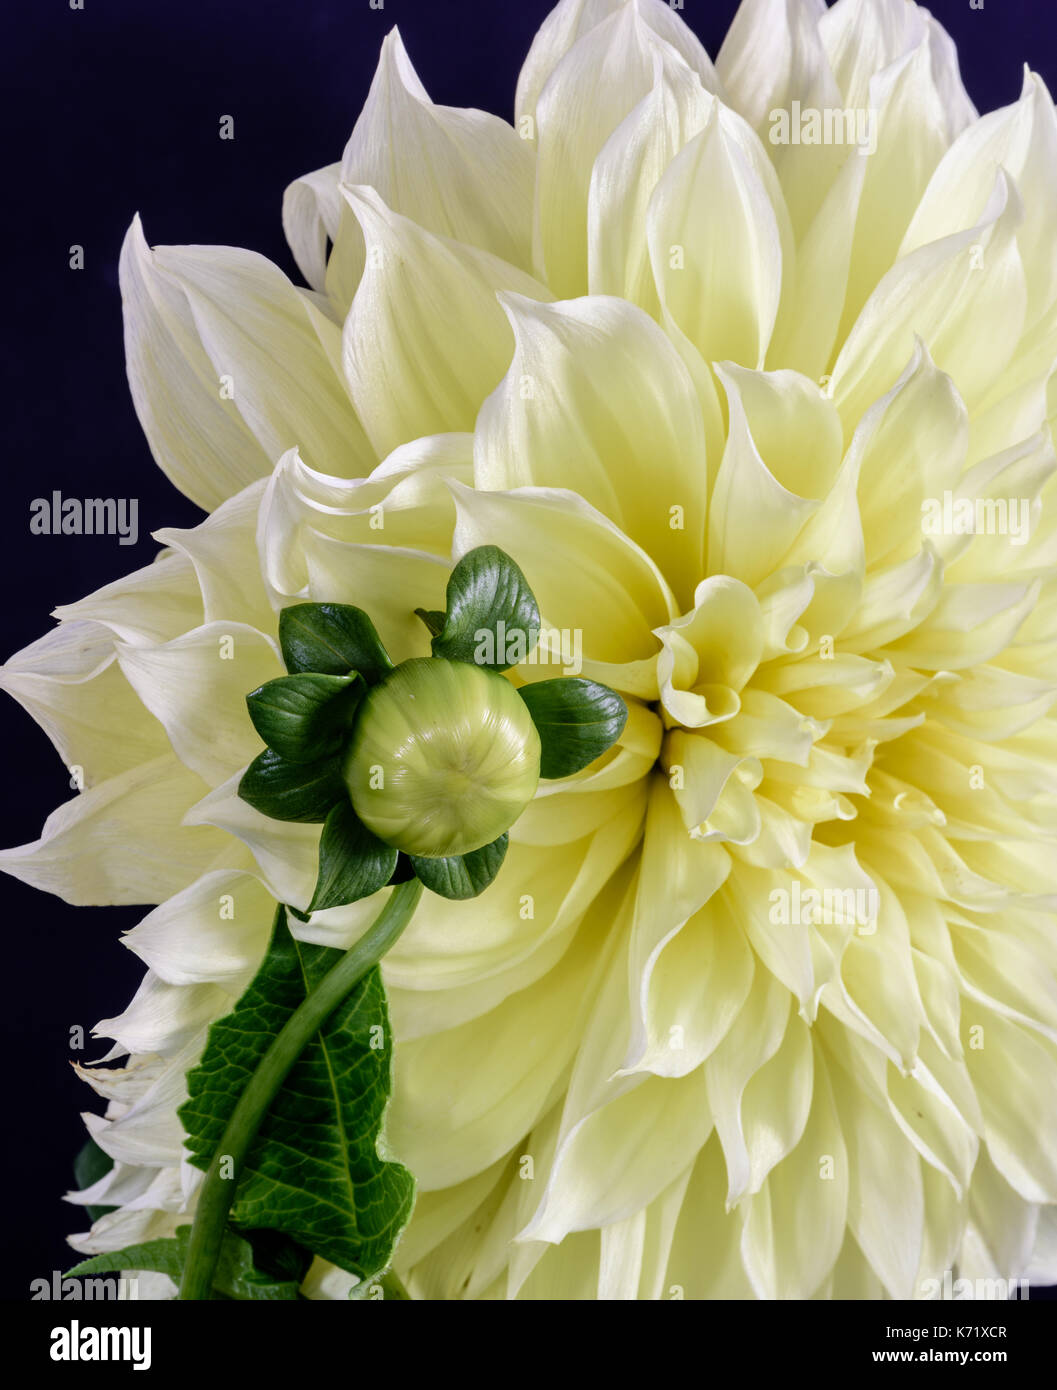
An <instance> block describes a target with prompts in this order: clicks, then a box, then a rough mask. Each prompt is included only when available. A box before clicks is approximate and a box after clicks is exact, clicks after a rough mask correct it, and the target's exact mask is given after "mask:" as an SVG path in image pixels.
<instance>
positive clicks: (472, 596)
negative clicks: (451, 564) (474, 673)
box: [419, 545, 540, 671]
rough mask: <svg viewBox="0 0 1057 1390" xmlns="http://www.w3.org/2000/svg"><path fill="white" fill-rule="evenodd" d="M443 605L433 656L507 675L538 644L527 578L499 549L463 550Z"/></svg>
mask: <svg viewBox="0 0 1057 1390" xmlns="http://www.w3.org/2000/svg"><path fill="white" fill-rule="evenodd" d="M447 605H448V611H447V617H446V620H445V623H444V628H443V631H441V632H439V633H438V634H437V635H436V636H435V637H434V638H433V655H434V656H442V657H446V658H447V660H448V661H467V662H470V663H471V664H473V665H476V666H484V667H487V668H488V669H490V670H492V671H506V670H508V669H509V668H510V667H511V666H516V665H517V663H518V662H519V661H524V660H525V658H526V657H527V656H528V654H529V653H530V652H531V651H532V649H533V648H534V647H535V645H536V643H537V641H538V640H539V630H540V612H539V608H538V607H537V605H536V600H535V597H534V596H533V593H532V590H531V589H530V588H529V585H528V580H527V579H526V578H525V576H524V575H523V574H522V573H521V570H520V569H519V568H518V567H517V565H516V564H515V563H514V561H513V560H512V559H511V558H510V556H509V555H507V554H506V553H505V552H504V551H502V550H500V549H499V547H498V546H495V545H480V546H478V547H477V548H476V549H475V550H470V551H467V553H466V554H465V555H464V556H463V557H462V559H461V560H460V561H459V562H458V564H457V565H456V566H455V568H454V569H453V570H452V572H451V576H450V578H449V579H448V591H447ZM419 616H420V617H421V614H420V615H419Z"/></svg>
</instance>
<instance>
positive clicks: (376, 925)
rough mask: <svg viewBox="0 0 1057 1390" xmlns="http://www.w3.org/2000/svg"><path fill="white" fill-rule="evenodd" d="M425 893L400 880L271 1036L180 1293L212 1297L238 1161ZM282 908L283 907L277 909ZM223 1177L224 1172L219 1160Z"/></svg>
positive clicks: (199, 1216) (209, 1193)
mask: <svg viewBox="0 0 1057 1390" xmlns="http://www.w3.org/2000/svg"><path fill="white" fill-rule="evenodd" d="M421 894H422V884H421V883H419V881H418V879H416V878H413V879H409V880H408V881H407V882H406V883H401V884H398V885H397V887H395V888H394V889H393V891H392V893H391V894H390V895H389V901H388V902H387V903H386V905H385V907H383V908H382V910H381V912H380V913H379V914H378V916H377V918H376V919H375V921H374V922H373V924H372V925H371V927H370V928H369V929H368V931H367V932H366V933H365V934H364V935H363V936H362V937H361V938H360V940H359V941H357V943H356V945H355V946H352V947H350V948H349V950H348V951H346V952H345V954H344V955H343V956H342V958H341V960H339V961H338V963H337V965H335V966H334V968H333V969H332V970H330V971H329V972H328V973H327V974H326V975H324V977H323V979H322V980H320V982H319V984H318V985H317V986H316V987H315V989H314V990H312V992H311V993H310V994H309V995H308V997H307V998H306V999H305V1000H304V1002H303V1003H302V1004H299V1005H298V1007H297V1008H296V1009H295V1010H294V1012H293V1013H292V1014H291V1015H290V1017H289V1018H288V1019H287V1021H286V1023H285V1024H284V1025H283V1027H282V1029H281V1030H280V1031H279V1033H278V1034H277V1035H276V1037H275V1038H274V1039H273V1041H272V1043H271V1045H270V1046H269V1048H268V1051H267V1052H266V1053H265V1054H264V1056H263V1057H262V1058H261V1060H260V1064H259V1065H258V1067H257V1070H256V1071H255V1072H254V1073H253V1076H252V1077H251V1078H250V1080H249V1084H248V1085H247V1087H246V1089H245V1090H244V1091H243V1093H242V1095H241V1096H240V1097H239V1100H238V1104H237V1105H236V1106H235V1109H234V1111H233V1112H232V1115H231V1119H230V1120H229V1121H228V1123H227V1128H226V1129H225V1130H224V1133H223V1135H222V1136H221V1139H220V1143H219V1144H218V1145H217V1149H216V1153H215V1154H214V1155H213V1161H212V1162H211V1163H210V1165H209V1170H208V1172H207V1173H206V1176H205V1181H204V1182H203V1184H202V1188H201V1191H200V1192H199V1194H198V1205H197V1207H196V1208H195V1218H194V1224H193V1225H192V1227H191V1239H190V1243H189V1245H188V1250H187V1263H186V1264H185V1266H184V1272H183V1279H182V1280H181V1282H180V1297H181V1299H194V1300H201V1299H209V1298H211V1297H212V1293H213V1275H214V1271H215V1270H216V1263H217V1259H218V1257H219V1255H220V1246H221V1242H222V1241H223V1239H224V1230H225V1227H226V1224H227V1216H228V1211H229V1210H230V1207H231V1203H232V1201H233V1200H234V1197H235V1189H236V1188H237V1187H238V1181H239V1176H240V1174H241V1172H242V1165H243V1163H244V1161H245V1158H246V1154H247V1152H248V1150H249V1147H250V1145H251V1144H252V1143H253V1140H254V1138H255V1137H256V1134H257V1130H258V1129H259V1128H260V1124H261V1121H262V1120H263V1119H264V1116H265V1114H266V1113H267V1111H268V1107H269V1105H271V1103H272V1100H273V1099H274V1098H275V1094H276V1092H277V1091H278V1090H279V1088H280V1086H282V1084H283V1082H284V1081H285V1080H286V1077H287V1074H288V1073H289V1071H290V1068H291V1067H292V1066H293V1065H294V1063H295V1062H296V1061H297V1059H298V1057H300V1055H301V1053H302V1052H303V1051H304V1048H305V1046H306V1045H307V1043H308V1042H309V1040H310V1039H311V1037H312V1035H313V1034H314V1033H318V1031H319V1029H320V1028H321V1027H322V1026H323V1024H324V1023H325V1022H326V1020H327V1019H328V1018H329V1017H330V1015H331V1014H332V1013H333V1012H334V1010H335V1009H336V1008H337V1007H338V1005H339V1004H340V1003H341V1002H342V1000H343V999H344V998H345V997H346V996H347V995H348V994H349V993H350V992H351V991H352V990H353V989H354V988H355V986H356V985H357V984H359V982H360V981H361V980H362V979H363V977H364V975H366V974H367V972H368V971H369V970H372V969H373V968H374V966H376V965H377V964H378V962H379V960H380V959H381V958H382V956H384V955H385V953H386V951H388V950H389V948H390V946H392V945H393V943H394V942H395V941H396V939H397V937H398V936H399V935H400V933H401V932H402V931H403V930H404V928H405V927H406V926H407V924H408V922H409V921H410V920H411V915H412V913H413V912H414V910H415V908H416V907H417V905H418V900H419V897H420V896H421ZM280 910H281V909H280ZM222 1166H223V1168H224V1176H221V1167H222Z"/></svg>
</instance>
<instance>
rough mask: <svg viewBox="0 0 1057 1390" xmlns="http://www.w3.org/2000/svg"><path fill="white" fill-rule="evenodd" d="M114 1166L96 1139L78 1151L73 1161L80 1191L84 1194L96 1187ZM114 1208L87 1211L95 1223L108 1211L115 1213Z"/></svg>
mask: <svg viewBox="0 0 1057 1390" xmlns="http://www.w3.org/2000/svg"><path fill="white" fill-rule="evenodd" d="M113 1166H114V1160H113V1159H112V1158H111V1157H110V1155H109V1154H108V1153H104V1152H103V1150H102V1149H101V1148H100V1147H99V1145H98V1144H97V1143H96V1142H95V1140H94V1139H89V1140H88V1142H87V1143H86V1144H85V1145H84V1146H83V1147H82V1148H81V1149H79V1150H78V1153H77V1157H76V1158H75V1159H74V1161H73V1176H74V1180H75V1181H76V1183H77V1188H78V1191H80V1192H84V1191H86V1190H87V1189H88V1188H89V1187H94V1186H95V1184H96V1183H97V1182H98V1181H99V1179H100V1178H102V1177H105V1176H106V1174H107V1173H109V1172H110V1170H111V1168H113ZM114 1210H116V1208H114V1207H96V1206H92V1207H85V1211H86V1212H87V1213H88V1215H89V1216H90V1217H91V1218H92V1220H93V1222H95V1221H98V1220H99V1218H100V1217H101V1216H105V1215H106V1214H107V1212H108V1211H114Z"/></svg>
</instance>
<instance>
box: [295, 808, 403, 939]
mask: <svg viewBox="0 0 1057 1390" xmlns="http://www.w3.org/2000/svg"><path fill="white" fill-rule="evenodd" d="M397 857H398V851H397V850H396V849H394V848H393V846H392V845H387V844H385V843H384V842H383V841H382V840H379V838H378V836H377V835H374V834H372V833H371V831H369V830H368V829H367V827H366V826H365V825H364V823H363V821H361V820H360V818H359V816H358V815H357V814H356V812H355V811H354V810H353V809H352V803H351V801H349V798H348V795H346V797H345V800H344V801H340V802H339V803H338V804H337V806H335V807H334V809H333V811H331V813H330V815H328V816H327V819H326V822H325V824H324V826H323V834H322V835H321V836H320V840H319V877H318V878H317V879H316V891H315V892H314V893H313V895H312V901H311V902H310V903H309V904H308V910H309V912H322V911H324V909H326V908H328V907H342V906H343V905H344V904H345V903H355V902H359V900H360V899H361V898H369V897H370V895H371V894H372V893H377V892H378V889H379V888H384V887H385V885H386V884H387V883H388V882H389V880H390V878H392V876H393V870H394V869H395V868H396V861H397Z"/></svg>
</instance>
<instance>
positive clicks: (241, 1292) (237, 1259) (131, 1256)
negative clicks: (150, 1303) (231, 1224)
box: [66, 1226, 303, 1303]
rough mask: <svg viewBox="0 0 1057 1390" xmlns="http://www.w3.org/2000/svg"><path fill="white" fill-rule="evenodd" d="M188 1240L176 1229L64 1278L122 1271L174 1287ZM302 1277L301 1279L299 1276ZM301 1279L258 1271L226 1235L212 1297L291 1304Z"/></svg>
mask: <svg viewBox="0 0 1057 1390" xmlns="http://www.w3.org/2000/svg"><path fill="white" fill-rule="evenodd" d="M190 1238H191V1227H190V1226H177V1228H176V1234H175V1235H174V1236H163V1237H161V1238H160V1239H158V1240H148V1241H145V1242H144V1243H143V1244H142V1245H130V1246H127V1247H126V1248H125V1249H124V1250H111V1251H108V1252H107V1253H106V1254H105V1255H93V1256H92V1257H91V1258H90V1259H87V1260H82V1261H81V1263H80V1264H79V1265H75V1266H74V1267H73V1269H71V1270H68V1271H67V1274H66V1278H68V1279H69V1278H76V1279H80V1278H87V1277H88V1276H89V1275H94V1274H117V1273H120V1272H121V1271H122V1270H125V1269H127V1270H132V1271H133V1272H138V1271H143V1272H146V1273H151V1274H167V1275H168V1276H169V1278H170V1279H172V1280H174V1281H175V1282H176V1283H179V1282H180V1278H181V1276H182V1275H183V1269H184V1264H185V1263H186V1261H187V1247H188V1242H189V1241H190ZM302 1277H303V1276H302ZM300 1282H301V1281H300V1279H277V1278H275V1277H273V1276H272V1275H270V1274H266V1273H265V1272H263V1271H262V1270H261V1269H259V1268H258V1267H257V1264H256V1263H255V1260H254V1251H253V1247H252V1246H251V1245H250V1243H249V1241H248V1240H245V1239H244V1238H243V1237H242V1236H240V1235H236V1234H235V1232H233V1231H228V1232H226V1233H225V1235H224V1242H223V1244H222V1246H221V1248H220V1258H219V1259H218V1260H217V1267H216V1273H215V1275H214V1277H213V1293H214V1295H215V1296H216V1297H218V1298H222V1299H225V1298H226V1299H237V1300H239V1301H240V1302H257V1303H260V1302H266V1303H277V1302H283V1303H285V1302H290V1301H291V1300H294V1299H297V1298H299V1297H300V1293H299V1285H300Z"/></svg>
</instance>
